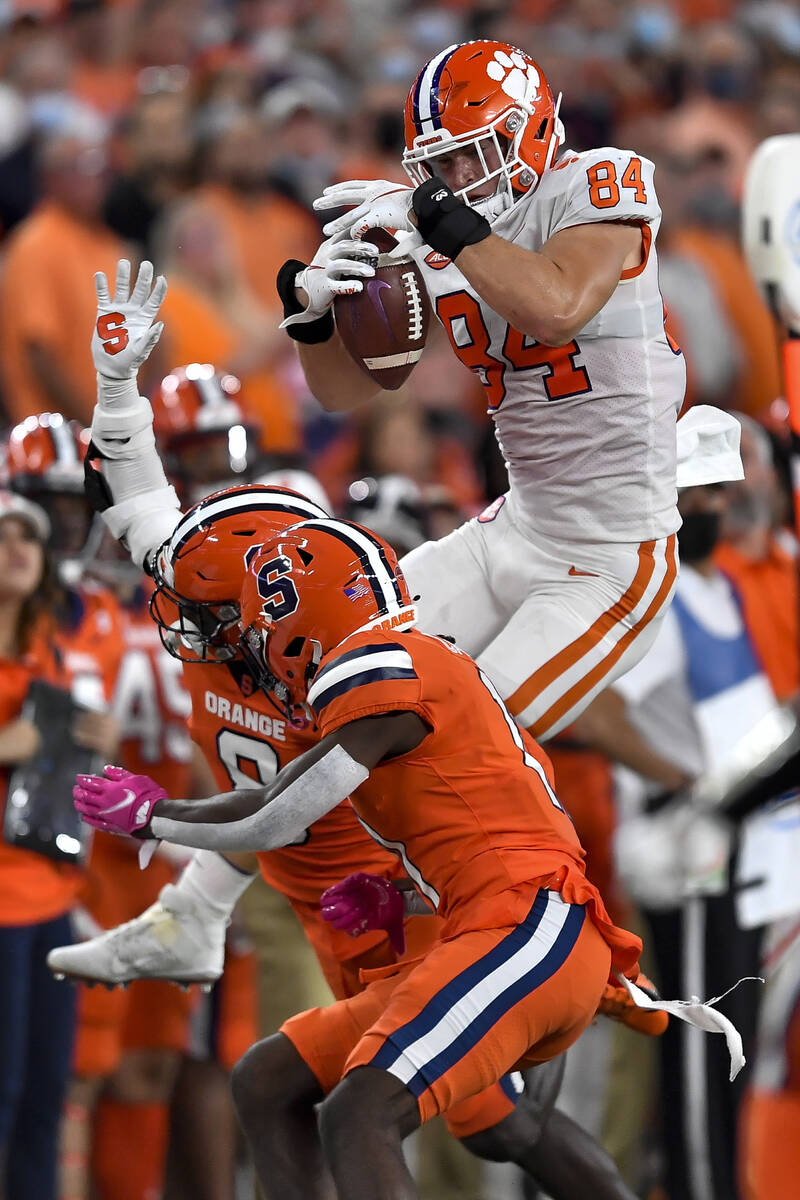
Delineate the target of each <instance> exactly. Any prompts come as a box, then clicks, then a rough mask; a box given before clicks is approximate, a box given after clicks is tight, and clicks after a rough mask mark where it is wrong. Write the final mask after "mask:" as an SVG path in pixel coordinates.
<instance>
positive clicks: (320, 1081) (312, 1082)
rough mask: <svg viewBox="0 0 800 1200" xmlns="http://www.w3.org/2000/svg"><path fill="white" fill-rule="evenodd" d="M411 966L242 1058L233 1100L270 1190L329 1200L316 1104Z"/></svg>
mask: <svg viewBox="0 0 800 1200" xmlns="http://www.w3.org/2000/svg"><path fill="white" fill-rule="evenodd" d="M409 972H410V968H409V967H405V968H397V967H396V966H394V965H393V966H391V967H389V968H387V974H386V975H385V976H384V977H382V978H379V979H376V980H375V981H374V982H372V983H370V984H369V985H368V986H367V987H366V988H365V989H364V990H363V991H361V992H360V993H359V994H358V995H355V996H352V997H350V998H349V999H346V1000H340V1001H338V1002H337V1003H335V1004H330V1005H328V1006H327V1007H326V1008H314V1009H310V1010H309V1011H308V1012H304V1013H299V1014H298V1015H297V1016H295V1017H292V1018H290V1019H289V1020H288V1021H286V1022H284V1024H283V1026H282V1028H281V1031H280V1033H279V1034H276V1035H275V1036H273V1037H269V1038H266V1039H264V1040H263V1041H261V1042H258V1044H257V1045H255V1046H252V1047H251V1048H250V1049H249V1050H248V1051H247V1053H246V1054H245V1055H244V1057H243V1058H242V1059H241V1060H240V1062H238V1063H237V1065H236V1067H235V1068H234V1072H233V1079H232V1086H233V1096H234V1103H235V1105H236V1111H237V1114H238V1117H239V1121H240V1123H241V1125H242V1128H243V1129H244V1132H245V1135H246V1137H247V1140H248V1142H249V1144H250V1147H251V1149H252V1152H253V1158H254V1161H255V1164H256V1174H257V1176H258V1179H259V1182H260V1183H261V1184H262V1186H263V1187H264V1189H265V1191H266V1192H267V1194H268V1195H273V1194H274V1195H276V1196H280V1197H281V1200H294V1198H295V1197H298V1198H299V1197H303V1198H304V1200H323V1197H324V1200H328V1198H329V1196H330V1195H331V1184H330V1177H329V1174H328V1172H327V1167H326V1166H325V1160H324V1157H323V1154H322V1147H321V1145H320V1142H319V1134H318V1132H317V1121H316V1116H315V1114H314V1106H315V1105H316V1104H317V1103H318V1102H319V1101H320V1100H321V1099H322V1098H323V1097H324V1096H325V1095H327V1094H329V1093H330V1092H331V1091H332V1090H333V1089H334V1088H335V1087H336V1085H337V1084H338V1083H339V1081H340V1079H341V1078H342V1074H343V1071H344V1066H345V1063H346V1062H347V1060H348V1058H349V1056H350V1054H351V1052H352V1050H353V1048H354V1046H356V1045H357V1043H358V1041H359V1039H360V1038H361V1036H362V1035H363V1033H364V1032H365V1030H367V1029H369V1028H370V1026H371V1025H373V1024H374V1022H375V1021H376V1020H377V1018H378V1017H379V1016H380V1014H381V1013H382V1012H383V1011H384V1009H385V1008H386V1004H387V1002H388V999H389V997H390V996H391V994H392V992H393V990H394V988H395V986H396V982H397V980H398V979H399V978H402V977H403V976H404V975H407V974H409ZM270 1189H271V1190H270ZM314 1189H316V1190H314Z"/></svg>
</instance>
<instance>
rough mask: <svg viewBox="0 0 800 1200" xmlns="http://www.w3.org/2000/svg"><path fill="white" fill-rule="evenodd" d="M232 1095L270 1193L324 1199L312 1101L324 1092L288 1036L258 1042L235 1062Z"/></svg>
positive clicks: (286, 1198) (327, 1188)
mask: <svg viewBox="0 0 800 1200" xmlns="http://www.w3.org/2000/svg"><path fill="white" fill-rule="evenodd" d="M231 1086H232V1089H233V1100H234V1104H235V1105H236V1112H237V1115H238V1117H239V1122H240V1124H241V1126H242V1129H243V1130H244V1133H245V1136H246V1138H247V1141H248V1144H249V1146H250V1151H251V1154H252V1156H253V1161H254V1163H255V1168H256V1175H257V1177H258V1179H259V1181H260V1182H261V1184H262V1186H263V1187H264V1188H265V1189H267V1194H268V1195H275V1196H280V1197H281V1200H328V1198H329V1197H330V1196H331V1194H332V1193H331V1185H330V1177H329V1174H328V1171H327V1167H326V1166H325V1162H324V1159H323V1155H322V1146H321V1144H320V1139H319V1134H318V1132H317V1118H316V1113H315V1108H314V1106H315V1105H316V1104H318V1103H319V1101H320V1100H321V1099H322V1096H323V1092H322V1089H321V1087H320V1084H319V1081H318V1080H317V1077H316V1076H315V1074H314V1073H313V1071H312V1070H311V1068H310V1067H309V1066H308V1065H307V1063H306V1062H305V1061H304V1060H303V1058H302V1057H301V1055H300V1053H299V1051H298V1050H297V1049H296V1048H295V1046H294V1045H293V1044H292V1042H291V1041H290V1040H289V1038H288V1037H286V1036H285V1034H283V1033H276V1034H273V1036H272V1037H268V1038H265V1039H264V1040H263V1041H261V1042H257V1043H256V1045H255V1046H251V1048H250V1049H249V1050H248V1051H247V1053H246V1054H245V1055H244V1057H243V1058H242V1059H241V1060H240V1061H239V1062H238V1063H237V1064H236V1066H235V1068H234V1070H233V1075H232V1078H231Z"/></svg>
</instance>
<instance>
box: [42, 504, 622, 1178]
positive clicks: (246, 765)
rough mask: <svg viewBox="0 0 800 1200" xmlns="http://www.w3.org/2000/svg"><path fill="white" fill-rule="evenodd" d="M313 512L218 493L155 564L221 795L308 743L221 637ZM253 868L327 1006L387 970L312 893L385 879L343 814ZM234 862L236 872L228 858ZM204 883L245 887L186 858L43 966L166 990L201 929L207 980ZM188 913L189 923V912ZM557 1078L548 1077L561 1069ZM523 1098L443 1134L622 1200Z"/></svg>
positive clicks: (472, 1105)
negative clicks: (269, 540) (300, 938)
mask: <svg viewBox="0 0 800 1200" xmlns="http://www.w3.org/2000/svg"><path fill="white" fill-rule="evenodd" d="M318 512H319V510H316V509H315V506H313V505H312V504H311V503H310V502H309V501H306V500H305V499H304V498H303V497H300V496H297V495H292V494H291V493H287V492H282V491H281V490H279V489H267V488H263V487H257V486H252V487H242V488H235V489H231V490H229V491H227V492H223V493H221V494H220V495H218V496H213V497H209V498H207V499H206V500H205V501H203V502H201V503H200V504H198V505H196V506H195V507H194V508H192V509H191V510H190V511H189V512H188V513H187V514H186V516H185V517H184V518H183V519H182V520H181V522H180V523H179V525H178V527H177V528H176V530H175V533H174V535H173V537H172V538H171V539H170V541H169V542H168V543H167V545H166V546H165V547H164V549H163V550H162V552H161V553H160V554H159V555H158V556H157V559H156V562H155V563H154V568H153V570H154V575H155V578H156V581H157V584H158V587H157V591H156V594H155V596H154V598H153V604H152V610H153V615H154V617H155V619H156V620H157V622H158V624H159V626H160V628H161V632H162V637H163V638H164V641H165V644H166V645H167V646H168V647H169V648H170V650H171V652H172V653H175V654H178V655H179V656H180V657H181V658H182V659H183V660H184V661H185V662H186V663H187V670H186V672H185V680H186V685H187V687H188V688H189V691H190V693H191V695H192V699H193V714H192V719H191V723H190V728H191V730H192V733H193V736H194V738H195V740H196V741H197V742H198V744H199V745H200V746H201V748H203V749H204V751H205V752H206V754H207V756H208V759H209V762H210V763H211V764H212V766H213V769H214V773H215V775H216V778H217V780H218V782H219V784H220V785H221V786H222V787H225V788H227V787H230V786H231V785H232V784H233V785H235V786H238V787H248V786H250V787H252V786H253V784H254V783H261V784H262V785H265V784H268V783H269V782H270V781H271V779H272V778H273V777H274V775H275V773H276V771H277V770H278V768H279V767H280V766H284V765H285V764H286V763H287V762H288V761H290V760H291V759H292V758H294V757H296V756H297V755H298V754H300V753H302V752H303V751H304V750H305V749H307V748H309V747H310V746H311V745H312V744H313V742H314V740H316V734H315V733H313V731H311V730H310V729H308V728H295V727H294V726H292V724H291V723H290V722H289V720H288V719H287V717H286V715H285V714H284V713H283V712H281V711H280V710H279V709H277V708H276V707H275V706H274V704H273V703H271V702H270V701H269V700H268V699H267V698H266V697H264V695H263V694H262V693H261V692H260V691H258V690H257V689H254V688H253V685H252V677H251V676H250V675H249V673H248V672H247V671H246V670H245V669H244V666H243V664H242V663H241V661H239V660H238V659H237V658H236V657H234V656H233V651H234V648H235V647H234V645H233V644H231V641H230V639H228V640H227V641H226V637H225V634H226V629H227V631H228V632H230V631H231V629H235V618H236V615H237V614H238V603H236V602H234V603H232V602H231V598H232V597H235V596H236V594H237V592H238V591H239V590H240V589H241V586H242V582H243V578H244V561H243V552H242V547H243V546H245V547H246V546H248V545H249V544H250V542H251V541H252V540H253V538H254V537H255V536H256V535H257V533H258V536H267V535H268V534H271V533H272V532H274V531H276V530H280V529H281V528H286V527H287V526H288V525H289V524H291V523H293V522H295V521H296V520H297V519H298V517H301V516H304V515H307V514H309V513H311V514H316V513H318ZM198 660H199V661H198ZM259 859H260V864H261V869H262V872H263V873H264V874H265V876H266V878H267V879H268V881H269V882H270V883H271V884H273V886H275V887H277V888H278V890H280V891H281V892H283V893H284V894H285V895H287V896H288V897H289V898H290V900H291V902H292V905H293V907H294V909H295V911H296V913H297V914H298V916H299V917H300V920H301V922H302V924H303V927H304V929H305V931H306V935H307V937H308V938H309V940H310V942H311V943H312V945H313V947H314V949H315V951H316V953H317V956H318V958H319V960H320V963H321V965H322V967H323V970H324V972H325V975H326V977H327V979H328V981H329V983H330V985H331V988H332V990H333V992H334V994H335V995H336V997H337V998H343V997H347V996H351V995H353V994H355V993H356V992H357V991H359V990H361V987H362V986H363V985H362V984H361V983H360V982H359V970H360V969H361V968H370V967H379V966H386V965H388V964H391V963H393V962H394V961H395V958H396V955H395V954H394V952H393V951H392V949H391V947H390V946H389V944H388V941H387V938H386V936H385V934H384V933H382V932H381V931H377V932H373V933H370V934H367V935H365V936H363V937H361V938H359V939H357V940H353V939H352V938H350V937H348V936H347V935H346V934H345V933H344V932H343V931H339V930H337V929H334V928H332V927H331V926H330V925H329V924H326V923H325V922H324V921H323V920H322V919H321V913H320V907H319V900H320V895H321V893H322V891H323V890H325V889H326V888H327V887H329V886H330V885H331V884H333V883H335V882H336V881H337V880H338V879H340V878H341V876H342V874H344V873H346V872H347V871H356V870H362V871H368V872H375V873H377V874H381V875H383V876H389V877H394V878H397V876H398V863H397V860H396V858H395V856H394V855H392V854H390V853H388V852H387V851H385V850H383V849H382V848H381V847H380V846H378V845H377V844H376V843H375V842H374V840H373V839H372V838H371V837H369V836H368V835H367V834H366V833H365V831H364V830H363V828H362V827H361V826H360V825H359V824H358V822H357V821H356V819H355V816H354V814H353V812H352V810H351V809H350V807H349V805H342V806H339V807H338V808H336V809H334V810H333V811H332V812H331V813H330V814H329V815H328V816H327V817H325V818H323V819H322V820H321V821H320V822H318V824H317V826H316V827H315V829H314V832H313V836H312V837H311V839H310V840H309V841H308V843H307V844H303V845H301V846H297V847H286V848H285V849H283V850H276V851H271V852H267V853H265V854H262V855H259ZM236 861H237V862H239V863H240V865H242V866H243V865H244V863H243V862H242V859H241V858H240V857H237V860H236ZM226 872H227V873H228V874H227V877H226ZM217 879H218V880H219V881H220V884H221V885H226V884H228V885H229V886H230V887H231V888H232V889H233V890H234V891H236V892H237V894H238V892H240V891H241V889H242V887H243V886H246V885H247V882H248V880H247V876H243V875H241V874H238V875H237V872H236V871H235V870H234V869H233V868H232V867H229V866H228V865H227V863H226V861H225V859H223V858H222V857H221V856H220V855H217V854H215V853H213V852H211V851H199V852H198V853H197V855H196V858H195V861H194V862H193V863H192V865H191V866H190V867H189V868H188V869H187V872H186V873H185V875H184V878H183V879H182V880H181V881H180V882H179V884H178V888H177V889H173V888H169V889H166V893H168V894H166V893H165V892H162V897H161V901H160V902H159V904H158V905H156V906H154V908H153V909H151V910H150V912H149V913H146V914H144V915H143V916H142V917H141V918H139V919H138V920H137V921H135V922H133V923H132V924H131V923H129V924H128V926H126V927H125V928H124V929H121V930H119V931H111V932H110V933H108V934H106V935H103V937H101V938H98V939H94V941H93V942H89V943H84V944H82V945H81V946H79V947H77V948H74V947H73V948H65V949H63V950H60V951H56V952H54V954H53V955H51V958H50V962H51V966H53V967H54V968H58V969H61V970H67V971H71V972H76V973H84V972H85V973H87V974H95V975H96V977H97V978H101V979H105V980H119V979H120V978H131V977H135V975H137V974H140V973H141V974H158V970H159V969H158V963H157V959H158V956H159V951H160V952H161V956H162V957H163V956H166V962H167V969H168V970H169V973H170V977H171V978H176V977H178V978H179V977H180V973H179V960H180V953H181V945H182V944H183V943H185V945H186V947H187V950H188V954H189V959H190V962H191V963H192V965H193V967H195V968H196V965H197V962H198V948H200V949H201V951H202V950H203V948H204V947H205V948H206V955H208V941H207V940H205V941H204V940H203V939H204V935H205V937H206V939H207V934H208V930H209V929H210V930H211V931H212V933H214V935H215V936H214V938H213V940H212V942H211V949H212V951H213V968H214V971H215V972H218V971H219V969H220V966H219V965H217V963H218V961H219V963H220V964H221V954H222V946H221V943H220V945H219V947H217V942H216V930H217V929H219V928H220V926H221V924H222V926H224V922H222V923H221V922H220V920H219V913H218V911H217V904H221V903H222V900H223V897H222V895H221V894H218V893H215V899H216V902H217V904H215V903H214V902H213V901H211V902H210V901H209V899H208V895H207V893H208V883H209V880H212V881H214V880H217ZM212 890H213V889H212ZM180 900H182V901H183V904H182V905H181V904H179V903H178V902H179V901H180ZM192 904H195V905H196V906H197V907H196V911H190V909H191V906H192ZM209 904H210V907H209ZM231 906H232V902H231ZM173 909H174V912H175V914H178V913H180V917H181V919H180V922H178V921H176V920H175V919H174V918H173V919H172V920H170V913H171V910H173ZM158 913H160V917H158ZM437 924H438V922H437V919H436V918H433V917H431V916H424V915H420V916H417V917H415V918H413V919H412V920H411V921H410V922H408V923H407V926H406V934H407V938H408V946H409V950H408V952H409V953H412V954H413V953H421V952H422V950H423V949H424V947H425V946H427V945H429V944H430V943H431V942H432V940H433V937H434V936H435V930H436V926H437ZM168 925H169V927H170V929H171V930H172V931H173V932H174V933H175V934H176V935H177V956H176V944H175V942H174V941H173V938H172V937H170V938H168V939H166V940H167V942H168V943H169V944H168V945H167V946H166V947H165V946H163V944H162V943H163V941H164V939H163V937H161V936H160V935H161V933H162V930H163V929H166V928H167V926H168ZM133 929H136V930H138V931H139V932H138V934H137V937H136V938H134V939H133V941H131V950H132V951H133V952H132V953H129V952H128V951H127V950H126V945H127V943H128V942H129V941H130V935H131V931H132V930H133ZM145 959H146V961H145ZM208 961H209V965H211V959H209V960H208ZM176 968H177V970H176ZM556 1076H558V1077H560V1068H557V1070H556ZM515 1082H517V1083H519V1081H515ZM534 1087H535V1092H534V1098H533V1099H532V1100H531V1099H529V1098H528V1095H527V1094H526V1099H525V1101H523V1102H522V1103H520V1104H519V1106H518V1108H517V1109H516V1111H515V1104H516V1102H517V1099H518V1096H517V1093H516V1092H515V1089H514V1087H513V1085H512V1081H510V1080H505V1081H504V1082H503V1084H502V1085H495V1086H494V1087H492V1088H489V1089H488V1090H487V1091H486V1092H485V1093H484V1094H483V1095H482V1096H481V1097H474V1098H472V1099H470V1100H468V1101H467V1102H466V1103H464V1104H462V1105H461V1106H459V1107H457V1108H454V1109H453V1110H452V1112H450V1113H448V1124H449V1127H450V1129H451V1132H452V1133H453V1134H454V1135H455V1136H457V1137H459V1138H460V1139H461V1140H463V1141H464V1142H465V1144H466V1145H467V1147H468V1148H469V1149H471V1150H472V1151H473V1152H474V1153H477V1154H479V1155H481V1156H482V1157H487V1158H491V1159H495V1160H498V1161H506V1160H510V1161H514V1162H517V1163H519V1164H520V1165H521V1166H523V1167H524V1168H525V1169H526V1170H528V1171H529V1172H530V1173H531V1174H533V1175H534V1176H535V1177H536V1178H538V1179H540V1180H542V1181H543V1182H545V1183H546V1184H547V1185H548V1188H549V1190H550V1191H551V1194H552V1195H554V1196H555V1197H563V1198H564V1200H567V1198H569V1197H571V1196H572V1195H574V1192H571V1191H569V1190H564V1189H565V1187H566V1186H567V1184H568V1183H569V1181H570V1180H571V1179H575V1178H577V1179H578V1180H581V1179H584V1180H585V1179H589V1178H591V1179H592V1180H593V1183H594V1186H595V1188H596V1190H597V1194H598V1196H601V1197H608V1200H612V1198H613V1200H623V1198H624V1197H628V1196H629V1193H628V1192H627V1189H626V1188H625V1186H624V1184H623V1183H622V1181H621V1180H620V1178H619V1176H618V1174H617V1171H616V1169H615V1167H614V1165H613V1163H612V1162H611V1160H610V1159H608V1157H607V1156H606V1155H605V1154H604V1152H603V1151H602V1150H601V1149H600V1148H599V1147H598V1146H597V1145H596V1144H595V1143H594V1142H593V1141H592V1139H591V1138H590V1137H588V1135H586V1134H585V1133H584V1132H583V1131H582V1130H580V1129H578V1128H577V1127H576V1126H574V1125H573V1124H572V1122H570V1121H569V1120H568V1118H566V1117H564V1116H563V1114H561V1113H558V1112H555V1113H553V1114H552V1115H551V1116H550V1117H549V1120H548V1121H547V1125H546V1129H545V1121H544V1115H545V1114H549V1113H550V1108H551V1106H552V1102H553V1100H554V1097H555V1091H557V1086H556V1087H554V1079H553V1073H552V1072H548V1073H547V1074H546V1075H543V1076H542V1077H540V1078H538V1079H537V1080H536V1081H535V1083H534ZM581 1171H583V1172H584V1174H581Z"/></svg>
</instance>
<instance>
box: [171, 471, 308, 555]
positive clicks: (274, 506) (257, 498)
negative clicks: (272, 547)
mask: <svg viewBox="0 0 800 1200" xmlns="http://www.w3.org/2000/svg"><path fill="white" fill-rule="evenodd" d="M265 510H266V511H269V512H285V513H290V514H291V515H292V516H295V517H297V519H298V521H306V520H309V519H311V518H314V517H317V518H319V517H323V518H324V517H326V515H327V514H326V513H325V511H324V510H323V509H321V508H320V507H319V505H318V504H314V503H313V501H311V500H305V499H304V498H303V497H302V496H291V497H290V496H287V495H286V493H285V492H280V491H277V490H275V489H274V488H268V487H264V488H253V487H247V488H242V489H241V491H239V492H228V493H227V494H226V495H224V496H218V497H216V498H215V499H208V500H201V501H200V503H199V504H197V505H195V507H194V508H192V509H190V510H189V512H188V513H187V514H186V515H185V516H184V517H183V518H182V520H181V521H179V522H178V524H177V526H176V527H175V531H174V533H173V534H172V537H171V538H170V553H171V554H173V555H174V554H178V553H179V551H180V550H181V549H182V548H183V546H185V544H186V543H187V542H188V541H189V539H190V538H191V537H192V535H193V534H195V533H196V532H197V530H198V529H199V528H200V526H201V525H206V524H208V523H209V522H211V521H215V520H219V519H220V518H222V517H229V516H233V515H234V514H236V513H241V514H244V513H249V512H252V513H257V512H264V511H265Z"/></svg>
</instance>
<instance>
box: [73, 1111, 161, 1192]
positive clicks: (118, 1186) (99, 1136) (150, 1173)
mask: <svg viewBox="0 0 800 1200" xmlns="http://www.w3.org/2000/svg"><path fill="white" fill-rule="evenodd" d="M168 1133H169V1109H168V1108H167V1106H166V1105H165V1104H121V1103H120V1102H119V1101H117V1100H105V1099H104V1100H101V1101H100V1103H99V1104H98V1106H97V1110H96V1112H95V1118H94V1139H93V1146H92V1178H93V1181H94V1184H95V1187H96V1188H97V1196H98V1200H158V1198H159V1197H160V1196H161V1194H162V1192H163V1188H164V1168H165V1163H166V1157H167V1136H168Z"/></svg>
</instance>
